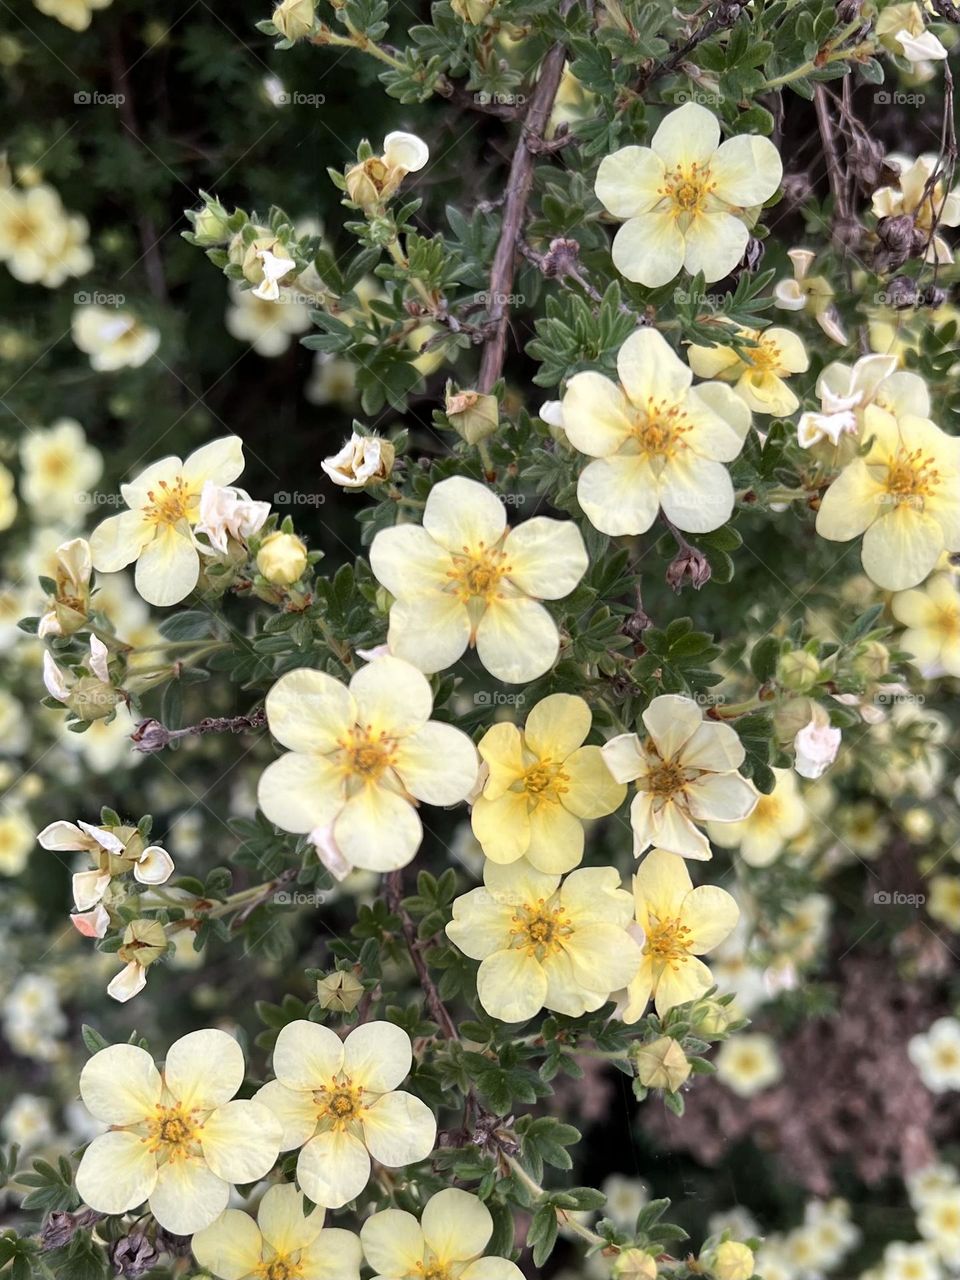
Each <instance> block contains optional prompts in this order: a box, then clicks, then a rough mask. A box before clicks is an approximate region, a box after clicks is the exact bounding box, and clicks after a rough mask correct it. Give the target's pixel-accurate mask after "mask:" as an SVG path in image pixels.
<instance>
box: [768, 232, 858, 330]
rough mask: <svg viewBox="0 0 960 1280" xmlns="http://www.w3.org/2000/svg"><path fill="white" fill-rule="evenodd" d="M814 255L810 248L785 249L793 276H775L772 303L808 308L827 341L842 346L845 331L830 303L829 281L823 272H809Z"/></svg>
mask: <svg viewBox="0 0 960 1280" xmlns="http://www.w3.org/2000/svg"><path fill="white" fill-rule="evenodd" d="M816 256H817V255H816V254H815V253H814V252H813V250H812V249H788V250H787V257H788V258H789V259H790V262H791V263H792V265H793V277H792V278H791V279H785V280H778V281H777V283H776V284H775V285H774V286H773V302H774V306H777V307H779V308H780V309H781V311H809V312H810V313H811V315H812V316H813V318H814V319H815V320H816V322H817V324H818V325H819V326H820V328H821V329H822V330H823V332H824V333H825V334H826V335H827V337H828V338H829V339H830V340H831V342H836V343H837V344H838V346H841V347H845V346H846V345H847V335H846V334H845V333H844V331H843V326H842V325H841V323H840V317H839V315H838V314H837V309H836V307H835V306H834V304H833V289H832V287H831V285H830V282H829V281H828V280H827V279H826V277H824V276H812V275H810V268H811V267H812V266H813V264H814V261H815V259H816Z"/></svg>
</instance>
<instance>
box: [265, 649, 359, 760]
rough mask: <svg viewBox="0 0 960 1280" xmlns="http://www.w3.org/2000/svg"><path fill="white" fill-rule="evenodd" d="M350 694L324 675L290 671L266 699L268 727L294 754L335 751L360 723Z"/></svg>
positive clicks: (307, 670)
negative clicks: (347, 734) (344, 737)
mask: <svg viewBox="0 0 960 1280" xmlns="http://www.w3.org/2000/svg"><path fill="white" fill-rule="evenodd" d="M350 694H351V691H350V690H349V689H348V688H347V686H346V685H345V684H341V682H340V681H339V680H335V679H334V678H333V676H328V675H327V674H326V673H325V672H323V671H314V670H313V669H312V668H310V667H299V668H298V669H297V670H296V671H288V672H287V673H286V675H282V676H281V677H280V679H279V680H278V681H277V683H276V684H275V685H274V686H273V688H272V689H271V690H270V692H269V693H268V694H267V698H266V703H265V706H266V712H267V723H268V724H269V726H270V732H271V734H272V735H273V737H274V738H276V740H277V741H278V742H279V743H281V744H282V745H283V746H285V747H288V748H289V749H290V750H291V751H302V752H317V753H319V754H320V755H327V754H328V753H329V752H331V751H335V750H336V748H337V744H338V741H339V740H340V739H341V738H342V737H343V736H344V734H345V733H346V732H347V730H348V729H350V728H352V726H353V725H354V724H355V722H356V719H357V710H356V706H355V705H354V701H353V698H352V697H351V696H350Z"/></svg>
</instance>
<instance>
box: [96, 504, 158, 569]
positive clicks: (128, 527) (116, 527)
mask: <svg viewBox="0 0 960 1280" xmlns="http://www.w3.org/2000/svg"><path fill="white" fill-rule="evenodd" d="M154 528H155V526H154V525H152V524H148V523H147V522H146V520H144V518H143V516H142V515H141V514H140V512H139V511H121V512H120V514H119V515H117V516H108V517H107V519H106V520H104V521H102V522H101V523H100V524H98V525H97V527H96V529H94V531H93V533H91V535H90V556H91V559H92V560H93V566H94V568H95V569H96V570H97V571H98V572H99V573H116V572H117V571H118V570H119V569H125V568H126V567H127V565H128V564H132V563H133V561H134V560H136V558H137V556H139V554H140V552H141V551H142V550H143V548H144V547H145V546H146V544H147V543H148V542H149V541H150V539H151V538H152V537H153V535H154Z"/></svg>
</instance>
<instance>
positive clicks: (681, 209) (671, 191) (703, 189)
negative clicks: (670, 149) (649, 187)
mask: <svg viewBox="0 0 960 1280" xmlns="http://www.w3.org/2000/svg"><path fill="white" fill-rule="evenodd" d="M716 185H717V184H716V183H715V182H714V181H712V180H711V177H710V166H709V165H708V164H703V165H701V164H691V165H688V166H686V167H684V166H683V165H681V166H680V167H679V168H676V169H671V170H670V171H669V172H668V173H667V174H665V176H664V179H663V186H662V187H661V188H660V192H659V194H660V195H661V196H663V197H664V198H665V199H666V200H667V202H668V204H669V206H670V212H671V213H672V214H673V216H674V218H678V219H679V218H685V217H686V218H692V217H695V216H696V215H697V214H698V213H702V212H703V210H704V206H705V204H706V202H707V199H708V197H709V196H710V195H711V193H712V192H713V191H714V189H715V188H716Z"/></svg>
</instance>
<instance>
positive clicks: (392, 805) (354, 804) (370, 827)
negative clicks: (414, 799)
mask: <svg viewBox="0 0 960 1280" xmlns="http://www.w3.org/2000/svg"><path fill="white" fill-rule="evenodd" d="M333 838H334V840H335V841H336V842H337V846H338V847H339V849H340V851H341V853H342V854H343V855H344V857H345V858H346V859H347V861H348V862H352V863H353V865H354V866H355V867H363V868H364V870H366V871H396V870H397V869H398V868H399V867H405V866H406V865H407V863H408V862H410V860H411V859H412V858H413V856H414V854H415V853H416V852H417V850H418V849H419V847H420V841H421V839H422V838H423V827H422V826H421V825H420V819H419V817H418V816H417V812H416V810H415V809H414V808H413V806H412V805H411V804H410V803H409V802H408V801H407V800H404V798H403V797H402V796H398V795H397V794H396V792H393V791H387V790H386V789H385V788H384V787H376V786H364V787H363V789H362V790H361V791H358V792H357V793H356V795H353V796H351V797H350V799H349V800H348V801H347V803H346V804H345V805H344V807H343V809H342V810H341V811H340V814H339V815H338V817H337V819H336V821H335V822H334V824H333Z"/></svg>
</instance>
